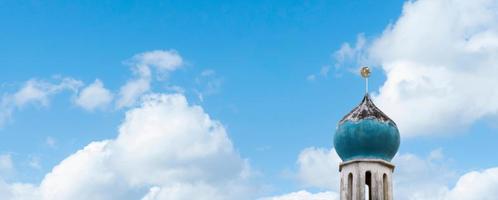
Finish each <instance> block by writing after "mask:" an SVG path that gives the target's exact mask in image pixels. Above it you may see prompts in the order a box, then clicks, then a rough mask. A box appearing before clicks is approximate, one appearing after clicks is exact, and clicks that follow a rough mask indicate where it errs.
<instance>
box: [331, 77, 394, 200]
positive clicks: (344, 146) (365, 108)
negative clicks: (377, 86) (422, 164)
mask: <svg viewBox="0 0 498 200" xmlns="http://www.w3.org/2000/svg"><path fill="white" fill-rule="evenodd" d="M361 75H362V76H363V78H365V81H366V88H367V89H366V94H365V96H364V97H363V100H362V101H361V103H360V105H358V106H357V107H356V108H354V109H353V110H352V111H351V112H350V113H349V114H347V115H346V116H344V118H343V119H342V120H341V121H339V124H338V125H337V130H336V132H335V136H334V146H335V150H336V151H337V154H338V155H339V157H341V159H342V161H343V162H342V163H341V164H340V165H339V172H340V176H341V186H340V187H341V190H340V193H341V200H364V199H368V200H392V199H393V187H392V174H393V171H394V165H393V164H392V163H391V159H392V158H393V157H394V155H396V152H397V151H398V148H399V144H400V137H399V131H398V128H397V126H396V123H394V121H393V120H391V119H390V118H389V117H388V116H387V115H386V114H384V113H383V112H382V111H381V110H380V109H379V108H377V107H376V106H375V105H374V104H373V102H372V100H371V99H370V96H369V94H368V77H369V76H370V69H369V68H368V67H363V68H362V69H361Z"/></svg>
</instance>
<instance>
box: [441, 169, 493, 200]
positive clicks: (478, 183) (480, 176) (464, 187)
mask: <svg viewBox="0 0 498 200" xmlns="http://www.w3.org/2000/svg"><path fill="white" fill-rule="evenodd" d="M497 186H498V168H490V169H486V170H483V171H473V172H469V173H467V174H465V175H463V176H462V177H460V179H459V180H458V182H457V184H456V186H455V187H454V188H453V189H452V190H451V191H450V192H449V194H448V195H447V196H446V199H447V200H450V199H462V200H472V199H480V200H493V199H496V197H497V196H498V190H497V189H496V188H497Z"/></svg>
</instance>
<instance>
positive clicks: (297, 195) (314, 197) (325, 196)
mask: <svg viewBox="0 0 498 200" xmlns="http://www.w3.org/2000/svg"><path fill="white" fill-rule="evenodd" d="M260 200H339V195H338V194H337V193H335V192H321V193H315V194H313V193H310V192H308V191H304V190H302V191H299V192H293V193H290V194H285V195H282V196H275V197H267V198H263V199H260Z"/></svg>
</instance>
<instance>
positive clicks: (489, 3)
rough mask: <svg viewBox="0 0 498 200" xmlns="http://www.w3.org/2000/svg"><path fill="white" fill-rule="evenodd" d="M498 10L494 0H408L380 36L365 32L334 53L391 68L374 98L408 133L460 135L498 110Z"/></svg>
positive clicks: (344, 62) (340, 59)
mask: <svg viewBox="0 0 498 200" xmlns="http://www.w3.org/2000/svg"><path fill="white" fill-rule="evenodd" d="M497 9H498V1H495V0H477V1H465V0H449V1H446V0H418V1H408V2H407V3H405V5H404V7H403V13H402V15H401V17H400V18H399V19H398V20H397V21H396V22H395V23H394V24H391V25H389V26H388V27H387V28H386V29H385V31H384V33H383V34H382V35H381V36H380V37H378V38H375V39H373V40H372V41H366V40H365V38H363V36H361V35H360V36H359V38H358V41H357V44H356V45H354V47H352V45H349V44H345V45H343V46H342V48H341V49H340V50H338V51H337V52H336V53H335V57H336V60H337V62H338V64H341V65H345V66H350V64H348V63H351V62H355V64H356V65H358V64H370V65H373V66H380V68H381V69H382V70H383V71H384V72H385V73H386V77H387V80H386V81H385V83H384V84H383V85H382V87H381V88H380V89H379V91H378V93H377V94H375V95H374V100H375V102H376V103H377V104H378V106H379V107H381V108H382V109H383V111H385V112H386V113H387V114H388V115H389V116H390V117H392V118H393V119H394V120H395V121H396V122H397V123H398V125H399V128H400V131H401V134H402V136H404V137H413V136H419V135H428V134H431V135H433V134H451V133H458V132H462V130H465V128H467V127H468V126H469V125H471V124H472V123H473V122H475V121H477V120H479V119H481V118H483V117H487V116H496V114H497V113H498V101H497V99H498V90H494V89H492V87H493V85H496V84H498V79H496V77H495V74H497V73H498V67H497V66H498V13H496V12H495V11H496V10H497ZM483 97H485V98H483Z"/></svg>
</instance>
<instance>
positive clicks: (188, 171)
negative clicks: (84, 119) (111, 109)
mask: <svg viewBox="0 0 498 200" xmlns="http://www.w3.org/2000/svg"><path fill="white" fill-rule="evenodd" d="M250 176H251V170H250V168H249V164H248V163H247V161H246V160H245V159H242V158H241V157H240V155H239V154H238V153H237V151H236V150H235V149H234V147H233V145H232V143H231V141H230V139H229V138H228V136H227V134H226V131H225V129H224V128H223V126H222V125H221V123H220V122H218V121H215V120H212V119H211V118H210V117H209V116H208V115H207V114H206V113H205V112H204V111H203V109H202V108H201V107H199V106H191V105H188V103H187V101H186V99H185V97H184V96H183V95H179V94H176V95H159V94H153V95H148V96H146V97H144V98H143V103H142V106H140V107H138V108H135V109H132V110H130V111H128V112H127V113H126V119H125V120H124V122H123V123H122V124H121V126H120V128H119V135H118V136H117V138H116V139H113V140H105V141H97V142H92V143H91V144H89V145H87V146H86V147H85V148H84V149H82V150H79V151H78V152H76V153H74V154H73V155H71V156H69V157H68V158H66V159H64V160H63V161H62V162H61V163H59V164H58V165H57V166H55V167H54V168H53V169H52V171H51V172H50V173H48V174H47V175H46V176H45V178H44V179H43V181H42V182H41V183H40V185H39V186H33V185H25V186H26V187H27V188H28V189H27V190H26V191H28V192H30V193H29V194H28V193H23V192H22V191H24V190H22V191H21V192H19V191H17V192H18V193H19V194H17V196H21V197H22V198H17V199H23V198H24V197H26V198H27V195H32V194H36V195H37V196H35V197H33V198H35V199H43V200H49V199H50V200H69V199H71V200H79V199H81V200H87V199H95V200H99V199H102V200H107V199H123V200H126V199H130V200H131V199H141V198H143V199H144V200H145V199H146V200H165V199H168V200H183V199H199V200H204V199H205V200H223V199H227V200H231V199H253V198H254V196H252V195H256V194H257V192H256V190H257V189H256V188H257V187H255V186H251V185H249V182H250V180H249V179H250ZM14 186H15V184H12V185H6V186H5V187H3V188H2V187H1V186H0V196H1V195H8V194H13V193H15V191H13V190H14V189H13V187H14ZM3 190H5V191H4V192H2V191H3ZM9 198H10V199H16V198H14V197H12V196H11V197H9ZM9 198H6V199H9Z"/></svg>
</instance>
